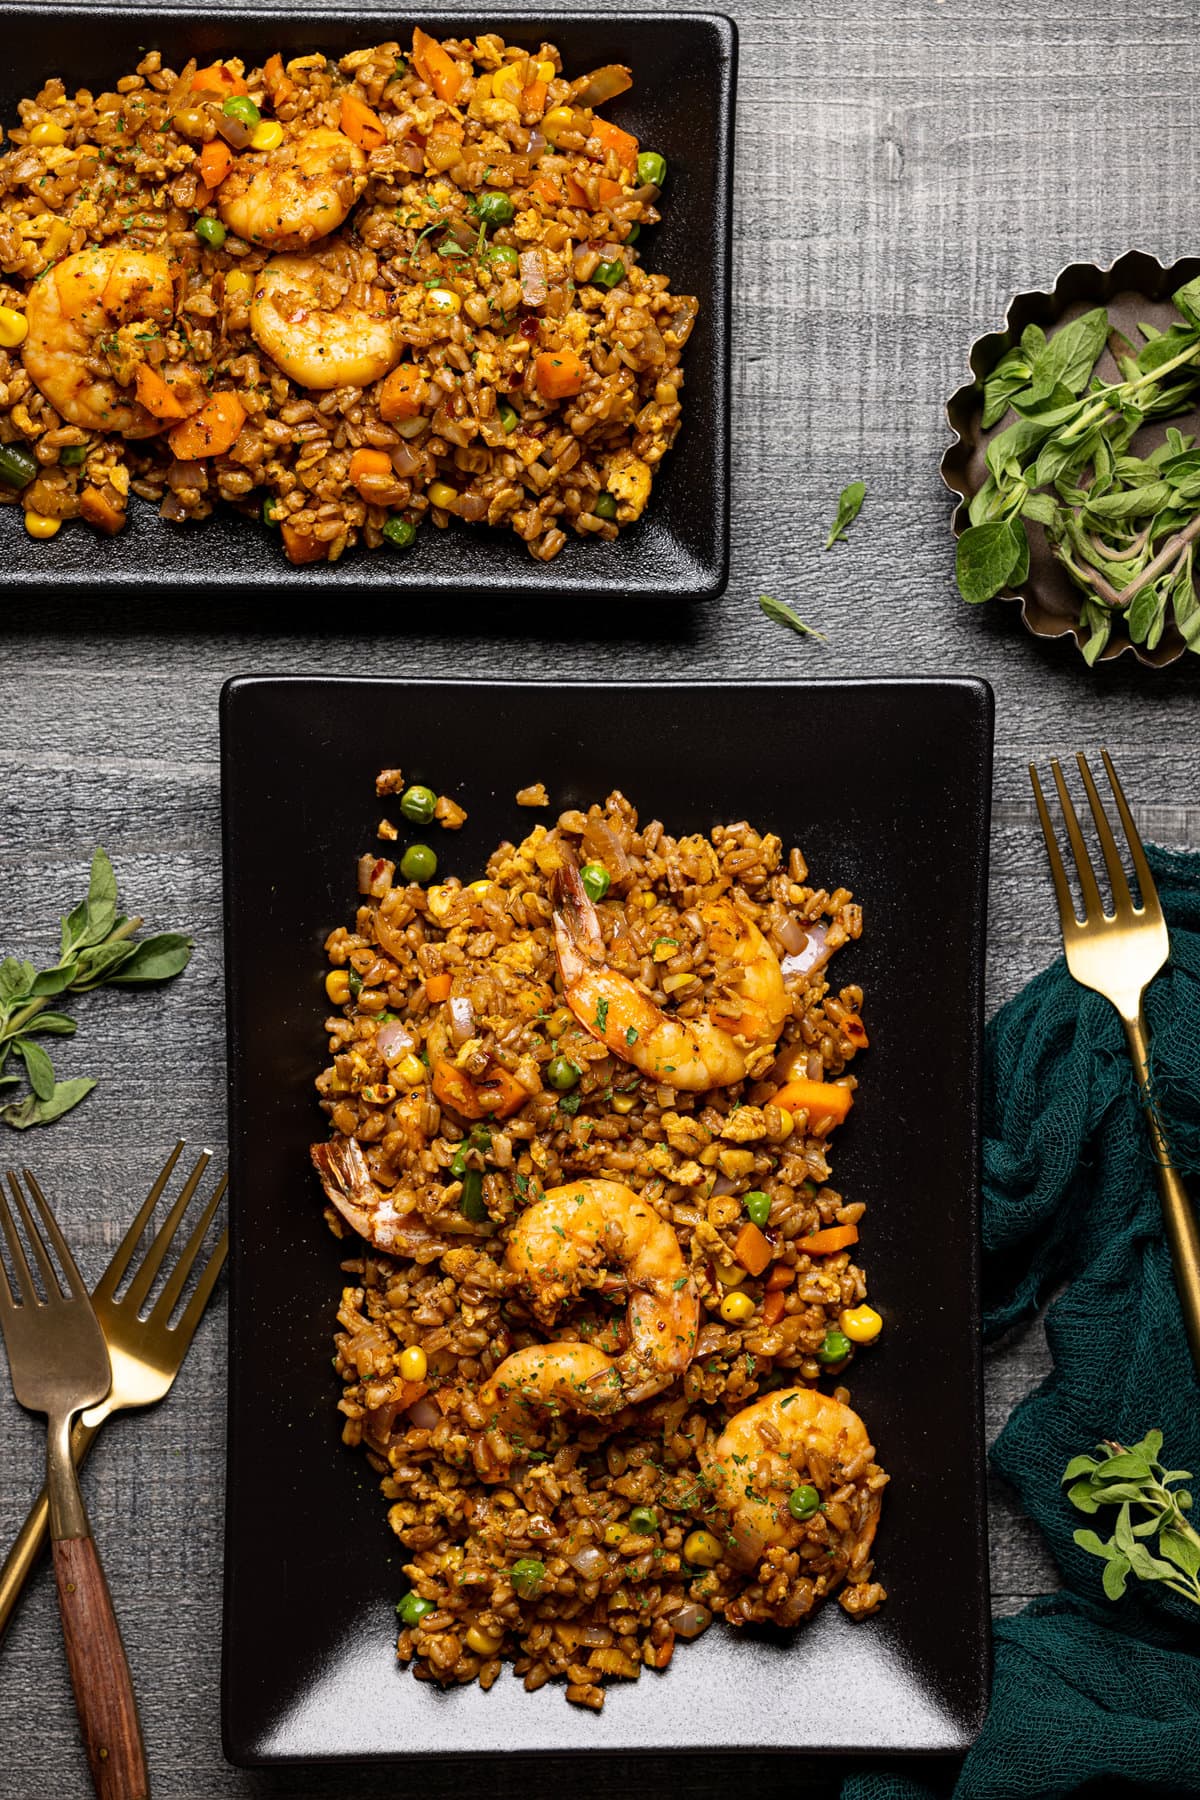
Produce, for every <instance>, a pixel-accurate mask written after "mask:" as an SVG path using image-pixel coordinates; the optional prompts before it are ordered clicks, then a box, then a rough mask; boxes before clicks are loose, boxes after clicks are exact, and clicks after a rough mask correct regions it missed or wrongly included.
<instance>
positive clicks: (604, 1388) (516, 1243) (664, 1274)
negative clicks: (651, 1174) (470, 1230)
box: [505, 1179, 700, 1412]
mask: <svg viewBox="0 0 1200 1800" xmlns="http://www.w3.org/2000/svg"><path fill="white" fill-rule="evenodd" d="M505 1261H506V1262H507V1264H508V1266H509V1268H510V1269H511V1270H512V1271H513V1272H514V1274H516V1275H517V1276H519V1277H520V1279H521V1283H522V1285H523V1287H524V1288H525V1290H526V1292H527V1293H528V1294H529V1296H530V1299H531V1301H532V1305H533V1309H534V1311H535V1313H537V1314H538V1316H539V1318H541V1319H542V1320H543V1322H545V1323H548V1324H552V1323H553V1320H554V1318H555V1316H556V1314H557V1312H558V1308H559V1306H560V1305H561V1304H562V1302H563V1301H564V1300H565V1299H567V1298H569V1297H570V1296H571V1295H572V1294H574V1293H576V1292H577V1291H578V1288H579V1286H580V1279H579V1278H580V1276H581V1275H582V1276H583V1277H584V1284H585V1285H591V1286H595V1287H599V1288H600V1289H601V1290H602V1291H604V1292H612V1291H614V1290H624V1289H628V1291H629V1310H628V1313H627V1316H626V1323H627V1326H628V1332H629V1347H628V1349H627V1350H625V1352H624V1353H623V1354H622V1355H621V1356H619V1357H617V1358H616V1360H615V1362H610V1361H609V1359H608V1358H607V1357H605V1363H606V1364H607V1365H608V1371H607V1372H606V1373H605V1375H604V1377H603V1379H602V1380H599V1381H597V1382H594V1383H593V1384H592V1385H591V1386H587V1385H586V1384H585V1386H584V1387H583V1388H582V1389H578V1388H577V1389H576V1390H575V1391H574V1392H573V1394H572V1396H571V1401H570V1403H571V1404H572V1405H574V1406H575V1408H576V1410H577V1411H580V1412H588V1411H597V1410H601V1411H607V1410H611V1403H612V1401H613V1399H614V1398H618V1399H619V1404H621V1405H627V1404H629V1403H631V1402H633V1401H636V1400H646V1399H648V1398H649V1397H650V1396H651V1395H652V1394H658V1393H661V1392H662V1390H663V1388H665V1387H668V1386H669V1385H670V1383H671V1382H672V1381H673V1380H674V1379H675V1377H676V1376H677V1375H681V1374H682V1373H683V1371H684V1370H685V1369H686V1368H687V1366H688V1364H689V1363H690V1362H691V1360H692V1357H693V1355H694V1354H695V1350H696V1331H697V1327H698V1325H699V1319H700V1302H699V1299H698V1297H697V1294H696V1290H695V1287H694V1286H693V1284H692V1278H691V1275H690V1273H689V1271H688V1265H687V1263H686V1262H685V1261H684V1256H683V1251H682V1250H681V1249H680V1247H679V1239H678V1238H677V1237H676V1236H675V1233H674V1231H673V1230H672V1229H671V1227H670V1226H669V1225H668V1224H667V1222H666V1220H665V1219H661V1218H659V1216H658V1214H657V1213H656V1212H655V1211H654V1208H653V1207H652V1206H649V1205H647V1203H646V1202H645V1201H644V1200H642V1199H639V1197H638V1195H637V1194H635V1193H634V1192H633V1189H632V1188H627V1187H625V1186H624V1185H623V1184H622V1183H621V1182H619V1181H602V1180H598V1179H591V1180H586V1181H572V1182H569V1183H568V1184H567V1186H566V1187H559V1188H551V1189H549V1191H548V1192H547V1193H545V1194H544V1195H543V1196H542V1198H541V1199H540V1200H537V1201H535V1202H534V1204H533V1205H532V1206H530V1207H528V1208H527V1209H526V1210H525V1212H523V1213H522V1214H521V1216H520V1218H519V1219H518V1220H517V1222H516V1225H515V1226H514V1228H513V1231H512V1235H511V1237H510V1238H509V1240H508V1247H507V1249H506V1251H505ZM610 1263H611V1264H613V1265H615V1266H616V1267H617V1268H619V1269H620V1271H621V1273H620V1275H612V1274H608V1273H604V1272H603V1271H604V1270H605V1265H606V1264H610ZM592 1270H597V1271H602V1272H601V1273H600V1275H599V1278H598V1279H596V1280H592V1281H591V1282H590V1283H589V1282H588V1274H589V1272H590V1271H592ZM614 1377H615V1380H614ZM614 1389H615V1394H614ZM597 1397H598V1399H599V1402H600V1404H599V1406H598V1407H597V1405H596V1404H595V1403H594V1401H595V1399H596V1398H597Z"/></svg>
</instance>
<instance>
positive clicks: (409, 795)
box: [400, 782, 437, 825]
mask: <svg viewBox="0 0 1200 1800" xmlns="http://www.w3.org/2000/svg"><path fill="white" fill-rule="evenodd" d="M436 807H437V795H436V794H435V793H434V791H433V789H432V788H427V787H420V786H419V785H418V784H417V783H415V782H414V783H413V785H412V787H409V788H405V790H404V794H403V797H402V799H401V801H400V811H401V812H402V813H403V814H404V816H405V818H406V819H407V820H408V822H409V824H410V825H428V823H429V821H430V819H432V817H433V814H434V810H435V808H436Z"/></svg>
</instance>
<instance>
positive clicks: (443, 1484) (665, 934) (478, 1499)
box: [313, 771, 887, 1709]
mask: <svg viewBox="0 0 1200 1800" xmlns="http://www.w3.org/2000/svg"><path fill="white" fill-rule="evenodd" d="M387 775H388V776H389V777H396V778H397V782H398V781H399V780H402V778H399V776H398V772H397V771H388V772H387ZM397 782H393V787H392V791H398V785H397ZM413 792H414V793H416V792H420V793H421V794H422V795H426V794H428V797H429V799H430V800H432V798H433V796H432V794H429V791H428V790H425V789H420V790H413ZM525 792H526V793H534V794H536V795H537V796H538V800H537V802H536V803H541V790H540V789H533V790H525ZM525 803H529V802H528V801H526V802H525ZM426 854H428V852H426ZM359 889H360V895H361V904H360V906H359V909H358V913H357V916H356V918H355V921H354V924H353V926H352V927H351V928H341V927H339V928H338V929H336V930H334V931H333V932H332V933H331V935H330V936H329V939H328V941H327V945H326V950H327V954H328V958H329V963H330V965H331V966H330V970H329V973H328V975H327V977H326V991H327V993H328V996H329V999H330V1001H331V1002H332V1004H333V1008H334V1010H333V1011H332V1012H331V1014H330V1016H329V1017H328V1019H327V1021H326V1025H327V1030H328V1033H329V1050H330V1062H329V1064H328V1066H327V1067H326V1068H325V1069H324V1071H323V1072H322V1073H321V1074H320V1076H319V1077H318V1079H317V1089H318V1093H319V1095H320V1100H321V1105H322V1107H323V1109H324V1111H325V1113H326V1114H327V1116H328V1122H329V1126H330V1130H331V1136H330V1138H329V1139H328V1140H327V1141H326V1142H323V1143H320V1144H317V1145H314V1147H313V1161H314V1164H315V1165H316V1168H317V1170H318V1172H319V1174H320V1177H321V1180H322V1183H323V1186H324V1191H325V1195H326V1198H327V1200H328V1202H329V1205H328V1208H327V1218H328V1221H329V1223H330V1225H331V1226H332V1228H333V1229H334V1230H335V1231H336V1232H337V1233H338V1234H339V1235H340V1236H342V1237H344V1238H345V1241H346V1248H347V1251H348V1252H349V1255H348V1258H347V1260H346V1261H345V1263H344V1264H343V1268H344V1270H345V1272H346V1274H347V1276H348V1284H347V1285H346V1287H345V1289H344V1291H343V1294H342V1300H341V1307H340V1310H339V1312H338V1326H339V1329H338V1332H337V1336H336V1354H335V1366H336V1369H337V1372H338V1374H339V1376H340V1377H341V1380H342V1383H343V1392H342V1398H341V1401H340V1406H341V1411H342V1413H343V1414H344V1424H343V1437H344V1439H345V1441H346V1443H347V1444H349V1445H353V1446H359V1447H361V1449H362V1450H363V1451H364V1452H365V1454H366V1455H367V1457H368V1459H369V1461H370V1463H371V1465H372V1467H373V1468H374V1469H375V1470H376V1472H377V1473H378V1475H379V1476H380V1478H381V1487H382V1491H383V1494H384V1496H385V1498H386V1500H387V1502H388V1505H389V1508H390V1510H389V1513H388V1517H389V1521H390V1523H391V1526H392V1529H393V1530H394V1531H395V1533H396V1535H397V1537H398V1538H399V1539H400V1541H401V1543H402V1544H403V1546H404V1548H405V1551H406V1553H407V1560H406V1563H405V1577H406V1579H407V1582H408V1583H409V1591H408V1592H407V1593H405V1594H404V1595H403V1596H402V1597H401V1598H400V1601H399V1605H398V1608H397V1610H398V1613H399V1616H400V1629H399V1635H398V1640H397V1650H398V1655H399V1658H400V1660H401V1661H402V1662H403V1663H407V1664H411V1665H412V1668H413V1670H414V1672H415V1673H416V1675H417V1676H418V1677H420V1678H422V1679H425V1680H432V1681H436V1682H439V1683H441V1684H443V1685H451V1684H455V1683H462V1682H471V1681H478V1682H479V1683H480V1684H481V1685H482V1686H483V1687H485V1688H487V1687H490V1686H491V1684H492V1683H493V1682H494V1681H495V1680H496V1679H497V1677H498V1675H499V1673H500V1671H501V1667H502V1664H503V1662H504V1661H506V1660H508V1661H510V1662H511V1663H512V1665H513V1667H514V1669H515V1671H516V1673H517V1674H518V1675H519V1676H521V1677H522V1678H523V1680H524V1683H525V1686H526V1688H528V1689H531V1690H532V1689H535V1688H539V1687H541V1686H542V1685H544V1684H545V1683H546V1682H548V1681H550V1680H554V1679H559V1680H563V1681H565V1683H566V1696H567V1698H568V1699H569V1700H571V1701H574V1702H577V1703H579V1704H581V1705H583V1706H588V1707H592V1708H597V1709H598V1708H599V1707H600V1706H601V1705H602V1704H603V1700H604V1693H605V1686H606V1683H608V1682H609V1681H611V1680H614V1679H627V1680H628V1679H633V1678H636V1677H637V1676H638V1675H640V1673H641V1671H642V1669H643V1668H650V1669H658V1670H662V1669H665V1668H666V1667H667V1666H668V1664H669V1663H670V1662H671V1660H672V1657H673V1654H674V1651H675V1648H676V1646H677V1645H678V1644H679V1643H681V1642H683V1643H686V1642H687V1641H688V1640H690V1639H693V1638H695V1637H698V1636H699V1635H700V1634H701V1633H702V1632H703V1631H705V1630H706V1629H707V1628H708V1627H709V1626H710V1624H712V1622H713V1621H714V1619H723V1620H725V1621H726V1622H727V1623H728V1624H729V1625H732V1626H742V1625H745V1624H749V1623H772V1624H775V1625H779V1626H785V1627H789V1626H794V1625H796V1624H797V1623H798V1622H799V1621H800V1620H802V1619H804V1618H805V1617H806V1616H807V1615H808V1614H810V1613H811V1612H812V1611H813V1609H814V1608H815V1607H817V1606H818V1605H819V1604H820V1602H821V1601H822V1600H823V1599H825V1598H826V1597H827V1596H829V1595H831V1594H833V1593H837V1595H838V1598H839V1600H840V1603H841V1605H842V1607H843V1608H844V1610H845V1611H846V1613H848V1614H849V1615H851V1616H852V1617H861V1616H864V1615H867V1614H869V1613H871V1612H873V1611H874V1610H875V1608H876V1607H877V1606H878V1605H879V1604H880V1602H881V1601H882V1600H883V1599H884V1591H883V1589H882V1587H881V1586H880V1585H879V1583H878V1582H877V1581H876V1580H875V1579H874V1573H873V1565H872V1542H873V1538H874V1534H875V1529H876V1524H877V1521H878V1518H879V1513H880V1504H881V1494H882V1489H883V1487H884V1485H885V1483H886V1481H887V1476H886V1474H885V1473H884V1471H883V1470H882V1469H881V1468H880V1467H879V1465H878V1463H877V1461H876V1459H875V1452H874V1449H873V1446H872V1444H871V1441H870V1438H869V1436H868V1433H867V1429H866V1427H865V1425H864V1424H863V1422H862V1420H861V1419H860V1418H859V1417H858V1415H857V1414H856V1413H855V1412H854V1411H852V1410H851V1407H850V1405H849V1398H850V1395H849V1391H848V1388H847V1387H846V1386H845V1385H843V1384H844V1381H845V1379H846V1374H845V1372H846V1371H847V1370H848V1368H849V1365H850V1363H851V1361H852V1360H853V1358H854V1356H855V1355H856V1354H857V1353H858V1350H859V1348H860V1346H861V1345H863V1344H865V1343H868V1342H870V1341H871V1339H872V1338H873V1337H874V1336H875V1335H876V1334H877V1332H878V1330H879V1328H880V1324H881V1321H880V1319H879V1315H878V1314H877V1313H876V1312H875V1311H874V1309H873V1308H872V1307H871V1306H869V1305H868V1304H867V1303H866V1297H867V1282H866V1276H865V1274H864V1272H863V1269H862V1267H861V1266H860V1264H859V1263H858V1261H857V1260H856V1255H857V1253H856V1249H855V1246H856V1245H857V1242H858V1239H859V1222H860V1220H861V1219H862V1216H863V1213H864V1206H863V1203H862V1202H861V1201H847V1200H846V1199H845V1198H844V1197H843V1195H842V1194H841V1193H840V1192H839V1191H838V1189H837V1188H836V1186H835V1185H834V1184H833V1178H832V1170H831V1163H830V1158H831V1153H832V1151H831V1140H832V1137H833V1134H834V1132H835V1130H836V1128H837V1126H838V1124H839V1123H840V1121H842V1120H844V1119H845V1117H846V1115H847V1112H848V1111H849V1109H850V1107H851V1105H852V1103H853V1099H854V1094H855V1089H856V1081H855V1076H854V1073H853V1065H854V1062H855V1059H856V1057H857V1055H858V1054H859V1052H860V1051H861V1050H863V1049H864V1048H865V1047H866V1045H867V1035H866V1031H865V1029H864V1026H863V1022H862V1017H861V1005H862V994H861V992H860V990H859V989H858V988H857V987H854V986H845V987H842V988H840V989H837V990H835V989H834V988H833V987H832V986H831V984H830V980H829V968H828V965H829V962H830V959H831V958H832V957H833V956H834V954H835V953H836V951H837V950H838V949H839V948H840V947H841V946H842V945H844V944H845V943H847V942H848V941H849V940H853V939H855V938H857V937H858V936H859V934H860V931H861V925H862V920H861V912H860V909H859V907H858V906H857V905H856V904H855V902H854V900H853V898H852V896H851V894H850V893H849V892H848V891H847V890H846V889H845V888H834V889H832V890H830V889H827V888H824V887H820V886H815V885H813V884H812V882H811V881H810V879H809V875H808V871H807V868H806V865H805V862H804V858H803V856H802V855H801V853H800V851H799V850H798V849H792V850H791V851H790V852H787V853H785V851H784V848H783V845H782V844H781V842H780V840H779V838H778V837H776V836H774V835H772V834H769V833H768V834H765V835H764V834H760V833H759V832H758V831H757V830H756V829H755V828H754V827H753V826H751V825H749V824H747V823H739V824H733V825H728V826H718V827H716V828H715V829H714V830H713V831H712V832H711V834H709V835H701V834H697V835H693V836H689V837H682V838H678V839H676V838H673V837H671V836H670V835H669V834H668V833H667V832H666V830H665V829H664V827H663V825H662V824H661V823H660V822H658V821H657V820H654V821H650V822H648V823H645V824H643V823H641V822H640V821H639V819H638V815H637V813H636V812H635V810H634V808H633V806H631V805H630V803H629V802H628V801H627V800H626V799H625V798H624V797H623V796H622V795H621V794H620V793H613V794H612V795H610V796H609V798H608V800H607V801H606V802H605V803H604V805H602V806H601V805H594V806H592V807H591V808H590V810H589V811H588V812H586V813H584V812H581V811H568V812H564V813H563V814H561V816H560V817H559V818H558V820H557V823H555V824H554V825H553V826H551V827H547V826H546V825H541V824H539V825H537V826H535V827H534V829H533V830H532V831H531V832H530V834H529V835H528V836H527V837H526V838H525V839H524V841H523V842H521V843H519V844H512V843H503V844H501V845H500V846H499V847H498V849H497V850H496V851H495V853H494V854H493V855H492V857H491V859H490V860H489V862H488V865H487V868H486V870H485V871H484V872H483V873H482V874H481V876H480V878H479V879H478V880H477V881H474V882H471V883H470V884H469V885H467V886H463V885H461V884H460V883H459V881H458V880H457V879H447V880H445V881H442V882H440V883H437V884H434V885H430V886H422V885H419V884H418V883H417V882H414V881H407V882H406V881H405V880H404V879H403V878H402V877H401V876H400V875H398V873H397V868H396V865H395V864H394V863H393V862H392V861H390V860H388V859H386V858H384V857H381V856H377V855H375V854H368V855H366V856H364V857H363V859H362V861H361V863H360V866H359ZM826 1378H828V1381H827V1382H826V1388H827V1390H828V1391H822V1388H821V1387H820V1386H819V1384H820V1383H821V1382H823V1381H826Z"/></svg>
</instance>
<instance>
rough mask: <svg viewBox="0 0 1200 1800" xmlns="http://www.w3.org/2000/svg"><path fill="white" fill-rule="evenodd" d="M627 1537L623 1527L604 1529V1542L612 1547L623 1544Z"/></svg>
mask: <svg viewBox="0 0 1200 1800" xmlns="http://www.w3.org/2000/svg"><path fill="white" fill-rule="evenodd" d="M627 1535H628V1533H627V1530H626V1528H625V1526H624V1525H606V1526H605V1527H604V1541H605V1543H606V1544H609V1545H612V1544H620V1543H623V1542H624V1540H625V1538H626V1537H627Z"/></svg>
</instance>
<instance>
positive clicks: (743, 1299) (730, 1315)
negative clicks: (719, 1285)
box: [720, 1293, 754, 1325]
mask: <svg viewBox="0 0 1200 1800" xmlns="http://www.w3.org/2000/svg"><path fill="white" fill-rule="evenodd" d="M753 1312H754V1302H753V1300H752V1299H751V1298H750V1296H749V1294H738V1293H733V1294H726V1296H725V1298H724V1299H723V1300H722V1302H721V1306H720V1313H721V1317H722V1318H723V1319H724V1321H725V1323H726V1324H727V1325H741V1324H744V1322H745V1321H746V1320H747V1319H748V1318H750V1317H751V1315H752V1314H753Z"/></svg>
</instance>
